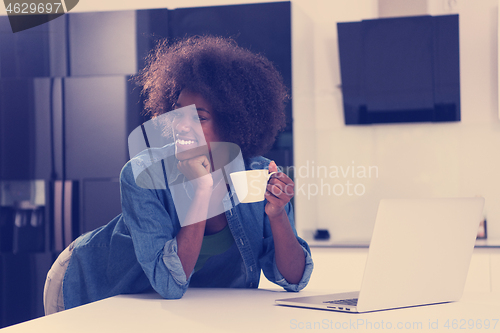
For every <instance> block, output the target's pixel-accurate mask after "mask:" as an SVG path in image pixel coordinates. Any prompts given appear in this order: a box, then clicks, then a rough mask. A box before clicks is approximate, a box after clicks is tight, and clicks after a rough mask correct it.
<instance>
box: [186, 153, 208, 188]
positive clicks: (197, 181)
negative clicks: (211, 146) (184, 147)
mask: <svg viewBox="0 0 500 333" xmlns="http://www.w3.org/2000/svg"><path fill="white" fill-rule="evenodd" d="M177 169H179V171H180V172H182V174H183V175H184V176H186V178H187V179H188V180H189V181H190V182H192V184H193V186H194V188H195V190H198V189H202V190H204V189H210V190H211V189H212V186H213V185H214V181H213V179H212V175H211V174H210V170H211V167H210V161H209V160H208V158H207V156H205V155H200V156H196V157H193V158H190V159H187V160H182V161H179V163H177Z"/></svg>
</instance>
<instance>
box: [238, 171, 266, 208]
mask: <svg viewBox="0 0 500 333" xmlns="http://www.w3.org/2000/svg"><path fill="white" fill-rule="evenodd" d="M275 173H276V172H271V173H269V171H268V170H247V171H238V172H233V173H231V174H230V176H231V180H232V182H233V186H234V189H235V190H236V195H237V196H238V200H239V201H240V203H252V202H259V201H263V200H264V195H265V194H266V186H267V182H268V181H269V178H271V176H272V175H273V174H275Z"/></svg>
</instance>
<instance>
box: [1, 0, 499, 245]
mask: <svg viewBox="0 0 500 333" xmlns="http://www.w3.org/2000/svg"><path fill="white" fill-rule="evenodd" d="M404 1H407V2H409V3H410V2H411V1H418V3H419V6H417V7H418V8H420V9H418V10H421V7H422V6H421V3H422V0H404ZM252 2H261V1H251V0H170V1H165V0H141V1H137V0H112V1H110V0H108V1H101V0H81V1H80V2H79V3H78V5H77V6H76V7H75V8H74V9H73V12H78V11H108V10H128V9H145V8H162V7H167V8H178V7H191V6H210V5H225V4H236V3H252ZM267 2H271V1H267ZM389 2H390V1H389V0H380V5H381V6H380V11H381V12H382V9H383V11H384V13H387V12H388V10H387V8H386V7H384V5H387V4H388V3H389ZM292 4H293V7H292V25H293V97H294V101H293V103H294V140H295V141H294V145H295V158H296V160H295V167H296V176H297V178H296V185H297V190H298V191H297V194H296V198H295V205H296V214H297V225H298V229H299V232H300V231H301V230H302V229H314V228H316V227H321V228H328V229H330V231H331V233H332V235H333V237H334V239H344V238H369V236H370V235H371V230H372V227H373V222H374V218H375V213H376V208H377V204H378V200H379V199H380V198H383V197H427V196H474V195H482V196H484V197H485V198H486V210H485V214H486V216H487V218H488V232H489V236H490V238H500V172H499V170H500V121H499V119H498V99H497V90H498V84H497V67H498V66H497V56H498V54H497V53H498V52H497V16H498V15H497V10H498V3H497V0H481V1H477V0H452V1H449V0H427V11H428V13H429V14H432V15H440V14H452V13H458V14H459V15H460V62H461V63H460V67H461V97H462V100H461V104H462V121H461V122H460V123H446V124H430V123H428V124H403V125H373V126H362V127H357V126H348V127H347V126H345V125H344V120H343V111H342V95H341V91H340V89H339V88H338V86H339V85H340V71H339V63H338V47H337V32H336V23H337V22H340V21H357V20H361V19H370V18H377V17H378V16H379V1H378V0H292ZM409 6H410V5H409ZM412 8H413V7H412ZM415 8H416V7H415ZM407 9H408V10H410V9H411V8H409V7H408V8H407ZM411 10H413V9H411ZM389 12H390V11H389ZM381 14H382V13H381ZM0 15H5V8H3V6H0ZM308 163H309V164H308ZM307 165H309V167H308V168H306V167H307ZM312 165H314V166H324V167H327V168H328V170H329V171H330V170H331V169H330V168H331V167H337V168H338V169H339V174H338V176H339V177H338V178H332V177H330V176H331V174H330V172H329V173H328V175H327V177H319V178H318V177H313V176H312V169H313V168H312ZM301 167H302V169H301V170H302V177H300V174H299V175H297V171H300V170H299V169H300V168H301ZM353 167H354V168H355V171H356V173H355V174H354V177H353V174H352V172H351V171H352V168H353ZM369 167H373V168H372V175H371V177H366V178H361V177H360V176H362V175H361V174H359V173H358V171H360V170H362V169H363V168H365V169H366V170H368V168H369ZM341 168H343V169H344V172H345V171H346V170H347V168H349V169H348V170H347V171H348V172H347V175H346V177H344V176H343V175H342V170H341ZM374 168H376V169H374ZM307 170H308V171H309V175H306V174H305V171H307ZM375 170H377V171H378V173H377V174H376V173H375ZM366 176H368V174H367V175H366ZM321 181H323V185H324V187H323V190H324V192H323V194H324V195H319V194H320V193H321V188H320V185H321ZM348 181H349V183H350V184H351V185H350V186H349V185H348V183H347V182H348ZM336 184H338V185H336ZM356 184H359V185H358V187H357V188H356V189H357V190H358V193H361V192H363V191H362V190H363V189H364V194H363V195H356V194H353V193H354V185H356ZM328 185H329V186H330V191H332V188H333V186H336V187H335V188H334V189H335V190H336V192H337V193H340V190H341V189H342V187H343V189H344V193H343V195H339V196H337V195H335V194H333V193H332V194H331V195H326V190H327V187H326V186H328ZM301 186H302V187H301ZM308 186H309V191H308ZM315 186H316V187H315ZM341 186H342V187H341ZM316 189H317V190H318V191H319V193H318V194H316V195H314V191H315V190H316ZM348 190H350V193H351V194H352V195H349V194H348V193H347V191H348Z"/></svg>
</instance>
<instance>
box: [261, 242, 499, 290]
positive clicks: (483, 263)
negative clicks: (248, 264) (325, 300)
mask: <svg viewBox="0 0 500 333" xmlns="http://www.w3.org/2000/svg"><path fill="white" fill-rule="evenodd" d="M311 252H312V257H313V260H314V271H313V274H312V276H311V280H310V281H309V284H308V286H307V289H308V290H314V291H316V290H318V291H321V292H340V291H355V290H359V289H360V287H361V281H362V279H363V272H364V269H365V263H366V258H367V256H368V249H367V248H325V247H312V248H311ZM276 287H277V286H276V285H274V284H272V283H270V282H269V281H267V279H266V278H265V277H264V276H263V275H262V277H261V281H260V284H259V288H276ZM465 291H467V292H490V291H496V292H498V291H500V248H476V249H474V253H473V254H472V259H471V263H470V267H469V273H468V275H467V281H466V283H465Z"/></svg>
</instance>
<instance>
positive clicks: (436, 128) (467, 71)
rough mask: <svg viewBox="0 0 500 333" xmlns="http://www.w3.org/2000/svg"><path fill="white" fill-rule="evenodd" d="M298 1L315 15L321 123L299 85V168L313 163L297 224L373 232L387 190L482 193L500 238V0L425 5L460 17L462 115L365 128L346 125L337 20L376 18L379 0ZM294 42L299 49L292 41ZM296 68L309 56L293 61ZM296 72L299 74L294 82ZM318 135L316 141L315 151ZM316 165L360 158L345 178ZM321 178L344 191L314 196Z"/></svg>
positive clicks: (362, 234) (354, 233) (437, 0)
mask: <svg viewBox="0 0 500 333" xmlns="http://www.w3.org/2000/svg"><path fill="white" fill-rule="evenodd" d="M294 4H296V5H298V6H300V7H303V9H304V11H306V12H307V13H308V14H309V16H310V17H311V19H312V21H313V22H314V23H313V28H312V29H311V30H312V31H313V34H314V37H313V40H314V57H313V59H312V61H313V64H314V73H315V77H314V97H313V104H312V107H311V109H312V117H314V123H315V125H314V128H311V127H310V124H309V123H307V121H306V119H305V118H307V117H306V116H305V115H304V114H302V113H303V112H304V109H306V107H305V105H304V104H302V96H301V94H302V92H300V91H297V93H295V92H296V91H295V90H294V98H295V103H296V104H295V105H294V118H295V120H297V119H298V118H304V119H301V120H302V121H299V122H297V121H296V122H295V124H294V131H295V134H294V138H295V141H294V144H295V149H296V153H297V154H296V168H297V167H299V168H300V166H303V167H304V166H306V165H307V163H309V168H307V169H308V170H309V171H310V173H309V178H307V175H305V174H304V177H303V178H300V177H297V178H296V183H300V184H304V187H303V189H304V192H305V193H304V192H300V193H298V194H297V196H296V207H297V223H298V226H299V229H307V228H315V227H321V228H328V229H330V232H331V234H332V235H333V237H334V239H339V240H340V239H346V238H347V239H349V238H369V236H370V235H371V230H372V227H373V222H374V218H375V214H376V208H377V204H378V200H379V199H380V198H385V197H389V198H391V197H407V198H411V197H429V196H475V195H482V196H484V197H485V198H486V208H485V214H486V216H487V219H488V232H489V237H490V238H500V205H499V204H498V203H500V173H499V170H500V121H499V119H498V101H497V87H498V85H497V8H498V4H497V0H484V1H473V0H456V1H451V2H449V1H446V0H429V1H428V3H427V9H428V13H429V14H432V15H442V14H452V13H458V14H459V15H460V69H461V104H462V121H461V122H459V123H445V124H432V123H425V124H401V125H373V126H359V127H358V126H345V125H344V123H343V116H342V96H341V92H340V89H338V85H339V84H340V73H339V67H338V48H337V38H336V22H337V21H350V20H360V19H364V18H365V19H369V18H374V17H377V16H378V12H377V1H376V0H373V1H370V0H366V1H361V0H359V1H349V2H348V1H321V2H320V1H316V2H314V5H313V6H311V5H309V3H307V4H306V3H302V2H297V1H295V2H294ZM297 50H301V48H300V47H296V48H294V52H296V51H297ZM294 56H297V55H296V54H294ZM295 66H302V63H296V62H295V63H294V67H295ZM297 80H300V78H299V77H298V76H297V75H296V76H294V85H296V84H297ZM308 80H310V78H308ZM305 95H306V96H307V94H305ZM309 95H310V94H309ZM305 98H307V97H305ZM309 98H311V97H309ZM297 103H300V105H297ZM306 110H307V109H306ZM307 112H308V113H309V112H311V110H307ZM304 123H305V125H304ZM311 142H314V143H315V146H314V151H313V152H311V151H310V149H311V147H310V144H311ZM313 163H314V165H315V166H318V165H320V166H327V167H328V168H330V167H331V166H337V167H338V168H339V169H340V168H341V167H343V168H344V170H346V169H347V168H348V167H349V168H352V167H353V166H354V167H355V171H356V173H355V174H354V177H353V175H352V173H351V172H350V171H352V169H350V170H349V172H348V175H347V177H345V178H344V177H343V176H342V174H340V175H339V177H338V178H332V177H330V176H331V175H330V174H329V175H328V176H327V177H324V176H323V177H312V172H311V171H312V168H311V165H312V164H313ZM370 166H374V167H377V168H378V177H376V174H375V172H374V173H373V174H372V177H371V178H368V177H367V178H361V177H360V176H363V175H362V174H358V171H359V170H362V169H363V168H364V169H368V168H369V167H370ZM305 170H306V168H304V169H303V171H305ZM322 181H323V184H326V185H328V184H329V185H330V189H334V187H333V186H336V185H335V184H339V185H337V187H336V190H337V193H340V190H341V187H340V185H343V188H344V194H343V195H339V196H337V195H335V194H334V193H333V191H332V194H331V195H327V190H328V187H327V186H326V185H324V187H323V189H324V192H323V195H313V194H314V191H316V190H318V191H319V193H321V187H320V186H321V184H322V183H321V182H322ZM347 181H349V182H350V184H352V185H351V186H350V188H351V194H352V195H348V194H347V193H346V191H347V189H348V186H347V185H348V184H347ZM355 184H360V185H359V186H358V193H361V192H362V189H363V186H364V188H365V190H366V191H365V193H364V194H363V195H360V196H358V195H356V194H354V191H353V190H354V188H353V186H354V185H355ZM309 185H310V186H311V187H310V190H311V191H309V192H308V191H307V186H309ZM316 185H317V187H316ZM299 187H300V185H299ZM308 197H309V198H308ZM309 217H312V220H313V222H312V223H311V222H310V220H311V218H309Z"/></svg>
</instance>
